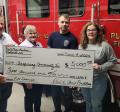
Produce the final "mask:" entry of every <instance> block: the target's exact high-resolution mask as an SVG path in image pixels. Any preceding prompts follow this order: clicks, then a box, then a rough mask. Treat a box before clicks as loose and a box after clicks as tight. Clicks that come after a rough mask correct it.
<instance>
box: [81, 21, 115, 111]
mask: <svg viewBox="0 0 120 112" xmlns="http://www.w3.org/2000/svg"><path fill="white" fill-rule="evenodd" d="M79 49H84V50H94V53H95V55H94V64H92V66H93V69H94V72H93V87H92V88H82V93H83V96H84V98H85V100H86V112H102V100H103V98H104V95H105V92H106V89H107V70H108V69H109V68H110V67H112V66H113V65H114V64H115V63H116V61H117V59H116V57H115V54H114V51H113V49H112V47H111V46H110V45H109V44H108V43H107V42H106V41H105V40H104V38H103V36H102V35H101V33H100V30H99V26H98V25H97V24H95V23H92V22H89V23H87V24H86V25H85V26H84V27H83V29H82V32H81V40H80V46H79Z"/></svg>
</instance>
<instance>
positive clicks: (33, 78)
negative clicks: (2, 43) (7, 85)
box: [4, 47, 94, 88]
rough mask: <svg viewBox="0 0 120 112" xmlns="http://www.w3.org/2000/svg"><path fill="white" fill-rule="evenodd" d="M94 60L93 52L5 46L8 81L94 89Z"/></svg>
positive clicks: (5, 67)
mask: <svg viewBox="0 0 120 112" xmlns="http://www.w3.org/2000/svg"><path fill="white" fill-rule="evenodd" d="M93 62H94V52H93V51H86V50H68V49H51V48H26V47H4V74H6V75H7V81H8V82H19V83H35V84H48V85H63V86H76V87H87V88H91V87H92V82H93V68H92V66H91V64H92V63H93Z"/></svg>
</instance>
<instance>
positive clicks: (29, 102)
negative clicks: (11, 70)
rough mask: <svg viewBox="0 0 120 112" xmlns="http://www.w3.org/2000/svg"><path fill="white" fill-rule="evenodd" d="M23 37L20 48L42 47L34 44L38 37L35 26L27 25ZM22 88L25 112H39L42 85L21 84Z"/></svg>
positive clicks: (36, 43) (37, 43)
mask: <svg viewBox="0 0 120 112" xmlns="http://www.w3.org/2000/svg"><path fill="white" fill-rule="evenodd" d="M24 35H25V38H26V39H25V40H24V41H23V42H22V43H21V44H20V46H24V47H35V48H36V47H42V45H41V44H40V43H39V42H36V38H37V36H38V35H37V31H36V27H35V26H33V25H27V26H26V28H25V30H24ZM23 88H24V92H25V97H24V105H25V112H40V106H41V96H42V90H43V85H40V84H30V83H29V84H23ZM33 107H34V109H33Z"/></svg>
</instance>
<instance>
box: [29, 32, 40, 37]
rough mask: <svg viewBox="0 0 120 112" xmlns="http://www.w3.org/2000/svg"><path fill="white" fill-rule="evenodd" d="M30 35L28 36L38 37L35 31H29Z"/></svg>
mask: <svg viewBox="0 0 120 112" xmlns="http://www.w3.org/2000/svg"><path fill="white" fill-rule="evenodd" d="M29 34H30V37H29V38H36V37H38V33H37V32H30V33H29Z"/></svg>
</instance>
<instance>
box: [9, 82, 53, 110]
mask: <svg viewBox="0 0 120 112" xmlns="http://www.w3.org/2000/svg"><path fill="white" fill-rule="evenodd" d="M41 102H42V103H41V112H53V110H54V105H53V101H52V98H51V97H46V96H45V95H44V94H43V95H42V99H41ZM7 110H8V112H24V91H23V88H22V86H21V85H20V84H16V83H14V84H13V88H12V95H11V97H10V98H9V100H8V108H7Z"/></svg>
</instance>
